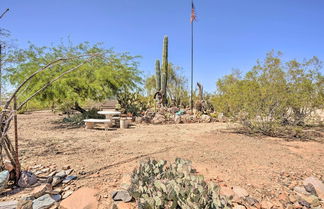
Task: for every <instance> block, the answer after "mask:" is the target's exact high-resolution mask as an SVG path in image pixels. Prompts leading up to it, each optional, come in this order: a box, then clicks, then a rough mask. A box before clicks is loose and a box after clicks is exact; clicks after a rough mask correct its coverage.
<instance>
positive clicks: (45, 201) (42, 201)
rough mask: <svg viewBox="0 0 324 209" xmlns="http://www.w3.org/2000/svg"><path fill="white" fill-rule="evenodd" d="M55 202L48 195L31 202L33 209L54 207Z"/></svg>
mask: <svg viewBox="0 0 324 209" xmlns="http://www.w3.org/2000/svg"><path fill="white" fill-rule="evenodd" d="M55 202H56V199H54V198H53V197H52V196H51V195H49V194H45V195H43V196H41V197H39V198H37V199H36V200H33V209H47V208H50V207H51V206H52V205H54V204H55Z"/></svg>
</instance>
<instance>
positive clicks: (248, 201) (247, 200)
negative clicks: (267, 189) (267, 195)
mask: <svg viewBox="0 0 324 209" xmlns="http://www.w3.org/2000/svg"><path fill="white" fill-rule="evenodd" d="M244 200H245V202H247V203H248V204H249V205H251V206H254V205H255V204H257V203H258V202H259V201H258V200H256V199H254V198H253V197H245V198H244Z"/></svg>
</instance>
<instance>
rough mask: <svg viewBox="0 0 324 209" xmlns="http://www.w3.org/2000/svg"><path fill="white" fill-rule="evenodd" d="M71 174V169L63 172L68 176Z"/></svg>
mask: <svg viewBox="0 0 324 209" xmlns="http://www.w3.org/2000/svg"><path fill="white" fill-rule="evenodd" d="M72 172H73V169H68V170H66V171H65V174H66V175H67V176H68V175H70V174H71V173H72Z"/></svg>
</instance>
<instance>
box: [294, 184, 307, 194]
mask: <svg viewBox="0 0 324 209" xmlns="http://www.w3.org/2000/svg"><path fill="white" fill-rule="evenodd" d="M294 191H295V192H297V193H298V194H303V195H310V193H309V192H307V191H306V189H305V188H304V187H300V186H297V187H295V188H294Z"/></svg>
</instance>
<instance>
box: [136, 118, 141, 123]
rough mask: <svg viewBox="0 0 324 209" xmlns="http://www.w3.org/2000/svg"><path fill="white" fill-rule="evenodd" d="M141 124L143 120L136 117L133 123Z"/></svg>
mask: <svg viewBox="0 0 324 209" xmlns="http://www.w3.org/2000/svg"><path fill="white" fill-rule="evenodd" d="M142 122H143V118H142V117H136V118H135V123H142Z"/></svg>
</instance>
